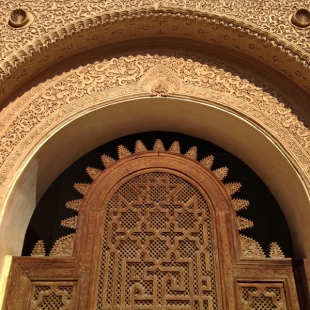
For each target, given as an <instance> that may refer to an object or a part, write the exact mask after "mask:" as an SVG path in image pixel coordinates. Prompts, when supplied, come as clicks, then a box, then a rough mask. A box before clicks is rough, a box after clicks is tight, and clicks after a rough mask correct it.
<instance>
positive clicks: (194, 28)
mask: <svg viewBox="0 0 310 310" xmlns="http://www.w3.org/2000/svg"><path fill="white" fill-rule="evenodd" d="M304 2H305V3H299V5H300V6H302V5H303V4H304V6H306V1H304ZM17 6H18V4H17V3H15V2H14V1H12V2H8V3H7V4H2V7H1V6H0V10H2V12H1V13H2V15H3V16H9V14H10V12H11V11H12V10H13V9H14V8H15V7H17ZM245 8H246V9H245ZM129 9H130V11H129ZM296 9H297V7H296V4H295V3H294V2H293V1H292V3H290V2H287V3H285V4H281V7H280V8H279V6H278V5H277V3H276V2H273V1H267V2H266V3H265V1H262V0H261V1H257V2H255V3H254V2H253V1H248V3H244V1H231V2H227V1H194V0H191V1H185V0H184V1H155V0H141V1H103V2H97V1H95V0H92V1H88V2H87V3H84V2H81V3H80V4H79V5H76V2H74V3H73V1H67V2H66V3H63V2H60V1H53V2H52V3H45V2H44V1H37V2H34V1H27V3H25V4H24V10H25V11H26V12H29V13H31V14H32V16H34V21H33V22H32V23H31V24H30V25H29V27H26V28H22V29H15V28H12V27H10V26H8V25H7V20H6V19H5V18H3V19H2V21H0V25H1V27H0V33H1V40H2V42H1V46H2V49H1V51H3V52H2V55H1V56H2V57H1V59H2V61H1V63H0V79H1V81H2V82H1V83H0V100H1V99H3V98H7V97H8V96H9V95H10V94H11V93H12V92H14V91H15V90H16V89H18V88H19V87H20V86H21V85H22V84H23V83H25V82H26V81H27V80H29V79H30V78H31V77H33V76H34V75H36V74H38V73H40V72H42V71H43V70H45V69H46V68H47V67H49V66H51V65H53V64H55V63H56V62H59V61H61V60H62V59H65V58H67V57H70V56H72V55H74V54H76V53H79V52H81V51H85V50H88V49H91V48H94V47H98V46H102V45H107V44H110V43H113V42H120V41H125V40H128V39H132V40H134V39H141V38H149V37H152V38H159V39H161V38H164V37H167V38H169V37H174V38H178V39H182V40H184V39H186V40H197V41H200V42H206V43H208V44H213V45H217V46H224V47H226V48H229V49H231V50H233V51H234V52H240V53H244V54H248V55H251V57H253V58H254V59H256V60H257V61H261V62H263V63H265V64H267V65H268V66H270V67H273V68H275V69H276V70H278V71H279V72H281V74H283V75H284V76H286V77H287V78H289V79H293V80H294V81H295V83H296V84H298V85H300V86H301V87H302V88H303V89H304V90H306V91H309V89H310V88H309V79H308V76H309V72H308V70H309V64H310V58H309V55H308V53H309V51H310V47H309V43H308V39H307V36H308V35H309V30H307V29H298V28H297V27H293V26H292V25H291V23H290V15H291V14H292V13H293V12H295V11H296ZM1 23H2V24H1ZM292 64H294V65H292Z"/></svg>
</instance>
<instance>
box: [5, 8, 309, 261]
mask: <svg viewBox="0 0 310 310" xmlns="http://www.w3.org/2000/svg"><path fill="white" fill-rule="evenodd" d="M171 10H172V11H171ZM171 10H170V11H169V10H168V9H160V10H155V9H154V8H152V9H149V11H148V10H146V11H148V12H149V13H148V14H149V15H148V14H146V13H143V12H144V11H143V10H142V11H141V12H142V13H141V18H136V21H137V22H141V25H142V22H145V21H148V22H147V23H150V22H151V21H152V22H153V19H155V20H156V19H157V21H158V19H160V18H164V19H168V24H170V26H172V25H173V24H174V23H175V22H176V21H181V22H184V23H185V22H187V21H188V20H190V21H191V19H192V18H191V16H192V17H194V18H193V19H195V18H196V17H197V16H198V15H199V14H198V13H194V12H193V11H182V10H180V11H178V12H176V11H177V10H176V9H171ZM146 11H145V12H146ZM126 14H128V16H130V15H134V14H136V15H138V13H135V12H134V11H131V12H129V13H126ZM139 14H140V13H139ZM156 14H157V15H158V16H159V17H158V16H157V17H156V16H155V15H156ZM110 15H111V14H110ZM124 15H125V13H124V12H123V13H115V14H114V15H113V14H112V17H113V18H112V20H111V27H114V26H115V25H116V26H118V25H120V24H121V25H122V27H123V28H126V27H127V24H126V23H127V22H128V20H130V18H123V17H124ZM202 15H205V16H204V17H203V18H202V20H201V23H202V24H203V23H210V25H211V24H212V25H217V26H216V27H219V28H218V29H220V31H223V33H222V34H223V36H222V37H221V38H222V41H221V42H217V45H210V44H209V43H210V42H207V43H208V45H205V43H206V42H205V41H204V40H203V39H201V38H192V39H193V40H194V39H196V40H200V43H199V44H198V43H195V41H184V40H183V41H179V42H178V44H172V43H171V45H170V46H168V47H169V48H170V50H171V51H175V52H176V54H178V56H176V57H174V56H173V55H169V57H170V58H169V57H168V58H167V57H166V56H163V57H162V58H161V57H160V46H161V47H165V48H166V47H167V45H168V43H167V42H166V43H162V45H160V42H163V41H164V40H165V39H164V38H161V39H160V40H158V38H156V36H155V34H154V33H153V34H152V33H149V34H147V35H146V37H153V38H152V39H146V41H153V42H155V43H156V44H157V45H158V46H159V48H158V50H157V51H156V50H152V51H147V50H145V49H144V48H143V46H142V49H141V45H140V46H139V48H138V49H137V47H136V46H134V47H129V49H128V50H126V48H124V49H123V50H122V51H119V48H117V47H116V48H115V49H114V50H113V47H112V48H111V51H108V52H107V54H106V55H104V54H100V52H98V50H95V51H90V52H89V53H86V52H85V53H84V55H82V57H81V56H75V57H73V58H70V59H67V60H66V61H65V62H64V63H62V64H60V65H58V66H57V65H55V66H54V68H53V69H52V70H50V72H48V73H47V71H45V72H43V74H42V75H41V76H38V77H37V79H36V80H35V81H34V84H33V85H34V87H33V88H32V89H29V86H27V84H26V86H25V87H24V89H21V90H20V91H19V92H17V99H14V97H11V98H9V99H8V100H7V101H6V102H5V104H7V107H6V108H5V109H4V110H3V111H2V112H1V115H0V119H1V121H0V123H1V133H3V134H2V139H1V142H2V149H1V165H2V166H1V170H0V180H1V185H0V194H1V205H3V208H2V210H1V230H0V232H1V238H4V239H6V240H8V239H10V240H14V242H12V241H10V244H7V243H6V242H1V247H2V248H1V251H0V252H1V253H5V254H12V255H18V254H19V253H20V249H21V245H22V242H23V233H24V231H25V229H26V227H27V223H28V221H29V218H30V215H31V213H32V210H33V208H34V207H35V204H36V202H37V200H38V199H39V198H40V196H41V194H42V193H43V192H44V190H45V189H46V188H47V186H48V185H49V184H50V183H51V181H52V180H53V178H54V177H56V176H57V175H58V174H59V173H60V172H61V171H62V170H63V169H65V168H66V167H67V166H68V165H69V164H70V163H72V162H73V161H74V160H75V159H77V158H78V157H79V156H81V155H82V154H84V153H86V152H87V151H89V150H91V149H92V148H94V147H96V146H98V145H100V144H102V143H104V142H107V141H109V140H112V139H114V138H117V137H120V136H123V135H126V134H129V133H135V132H139V131H147V130H168V131H179V132H182V133H186V134H190V135H194V136H197V137H200V138H203V139H206V140H209V141H211V142H214V143H216V144H218V145H220V146H222V147H224V148H226V149H227V150H228V151H231V152H232V153H234V154H235V155H237V156H238V157H239V158H241V159H243V160H244V161H245V162H246V163H247V164H248V165H249V166H250V167H252V168H253V169H254V170H255V171H256V172H257V173H258V174H259V175H260V176H261V177H262V178H263V180H264V181H265V182H266V183H267V184H268V186H269V187H270V188H271V190H272V192H273V194H274V195H275V196H276V198H277V199H278V201H279V202H280V205H281V207H282V208H283V211H284V213H285V215H286V217H287V219H288V221H289V225H290V228H291V232H292V234H293V239H294V247H295V251H296V256H297V257H308V256H309V255H310V248H309V245H308V244H310V243H309V233H308V230H307V224H306V223H307V221H308V219H310V206H309V175H310V165H309V157H310V155H309V153H310V152H309V143H310V142H309V139H310V138H309V137H310V133H309V130H308V128H307V127H306V126H307V124H308V123H309V113H307V109H308V100H307V99H308V97H307V95H306V94H305V92H304V91H302V90H301V89H302V88H304V89H305V88H306V87H307V85H309V82H308V81H307V72H308V60H307V56H306V55H307V53H306V52H305V50H306V49H304V47H303V46H301V45H300V46H299V47H297V46H295V45H294V44H293V45H289V44H287V41H285V40H284V41H281V40H280V37H277V35H274V36H272V35H271V34H269V35H268V36H264V35H265V33H264V31H263V30H259V29H258V28H255V27H254V26H253V27H254V28H255V29H256V30H257V32H255V31H254V30H253V29H252V28H253V27H252V26H246V25H245V24H242V23H238V21H237V20H236V19H229V18H228V17H227V16H225V18H224V17H223V16H222V17H220V16H219V15H217V14H213V15H210V14H209V15H208V13H207V12H203V14H202ZM145 16H148V17H145ZM195 16H196V17H195ZM206 16H207V18H205V17H206ZM118 17H120V18H119V20H118V21H117V19H118ZM105 18H106V15H105ZM197 18H198V17H197ZM221 18H222V19H221ZM113 19H114V22H113ZM86 20H87V19H85V21H86ZM93 20H95V21H98V23H97V26H96V27H93V24H92V23H93V21H92V22H90V21H89V22H88V25H90V26H92V27H88V28H87V27H86V28H87V29H88V30H86V31H84V32H81V33H83V34H85V36H84V35H83V36H82V37H79V35H78V33H79V31H82V29H83V26H82V25H81V24H78V23H77V24H76V25H80V26H79V27H76V26H75V27H71V28H70V29H71V30H70V31H71V32H72V34H73V33H74V32H75V29H78V31H77V32H76V34H73V35H72V37H69V36H66V35H65V33H66V31H67V30H68V29H67V30H66V31H63V35H62V37H61V36H59V38H62V40H60V41H57V40H56V37H55V38H54V39H53V40H54V41H53V40H50V39H49V38H48V36H45V37H44V36H43V37H44V38H45V39H46V41H45V42H56V41H57V42H58V43H55V44H54V43H53V44H47V45H46V46H45V45H44V44H41V45H40V44H38V46H37V47H38V50H40V49H41V48H42V52H41V54H37V53H33V54H32V52H35V49H32V48H29V51H30V50H31V51H32V52H29V54H28V55H30V54H31V55H32V58H27V57H26V58H25V57H23V56H22V54H21V55H19V56H17V57H15V56H14V55H13V56H12V57H11V58H9V60H10V61H11V60H12V63H15V64H16V71H14V70H15V69H13V68H14V66H11V65H10V64H9V63H6V64H5V66H4V67H5V68H10V66H11V68H12V70H11V69H8V70H7V71H6V73H5V75H4V81H3V82H2V83H3V86H4V87H5V89H6V90H8V93H11V92H12V91H13V90H15V89H16V88H18V87H19V86H20V85H21V84H23V83H26V81H27V80H29V79H30V78H31V77H32V76H34V75H35V74H37V73H38V72H40V71H43V70H44V69H45V68H48V67H49V66H51V65H53V64H55V62H57V61H59V59H60V57H69V56H72V55H74V54H75V53H77V52H78V51H79V48H80V47H81V46H82V45H83V44H84V45H85V42H87V44H89V46H88V47H87V48H92V47H96V46H98V44H97V43H99V45H102V44H105V42H94V43H90V42H92V41H91V40H88V39H89V38H90V37H89V36H88V35H91V36H92V35H94V34H95V33H100V31H101V30H102V29H101V28H100V27H101V26H100V25H99V24H100V22H99V21H100V20H101V21H104V23H103V26H102V27H104V26H106V22H108V21H107V20H108V19H107V18H106V19H104V18H102V17H100V18H98V17H97V18H95V17H94V19H93ZM172 21H174V22H172ZM86 24H87V23H86ZM155 24H156V25H159V24H160V23H158V22H157V23H155ZM198 24H199V23H198V22H196V21H195V25H198ZM152 25H153V24H152ZM205 25H206V24H205ZM159 26H160V25H159ZM159 26H158V27H159ZM216 27H215V29H213V30H217V29H216ZM251 27H252V28H251ZM116 28H117V27H116ZM116 28H115V29H116ZM64 29H66V28H64ZM113 29H114V28H113ZM151 29H152V31H153V32H154V31H159V30H160V29H157V28H156V29H155V28H151ZM191 29H193V28H191ZM251 29H252V30H253V31H254V32H251V31H250V30H251ZM92 31H93V32H92ZM112 32H113V31H112ZM112 32H111V33H112ZM226 32H227V33H228V34H231V35H233V36H235V38H238V37H239V42H242V44H244V45H246V46H247V48H249V49H250V50H251V51H250V50H248V49H247V50H243V51H242V52H243V53H245V54H250V55H251V58H245V61H243V60H241V58H242V57H245V56H241V55H242V54H240V53H239V54H237V53H234V57H231V56H227V55H229V54H232V52H231V51H232V45H229V44H228V42H226V41H229V40H225V39H224V35H226ZM55 33H56V34H57V31H55ZM240 33H243V34H245V35H244V36H240V35H239V34H240ZM263 34H264V35H263ZM215 35H216V34H215ZM57 36H58V34H57ZM172 36H173V35H172ZM216 36H217V35H216ZM139 37H142V38H143V35H142V34H139ZM154 37H155V38H154ZM174 37H175V39H174V41H177V40H178V39H180V36H177V35H174ZM217 37H218V36H217ZM78 38H80V39H78ZM125 38H126V35H124V36H120V37H119V38H118V39H117V40H116V41H115V42H117V41H118V42H120V41H122V40H124V39H125ZM55 40H56V41H55ZM79 40H80V41H79ZM279 40H280V41H279ZM94 41H96V40H94ZM169 41H170V39H169ZM72 42H75V43H76V45H73V46H72V47H71V48H69V49H68V46H71V45H70V44H71V43H72ZM112 42H113V41H111V42H109V43H112ZM232 42H234V41H232ZM253 42H255V44H258V45H256V46H258V47H259V48H258V49H257V53H255V52H254V51H252V50H253V49H252V48H250V47H249V46H250V44H253ZM266 42H267V43H268V44H267V45H266ZM189 43H190V44H191V45H196V46H195V47H194V48H191V47H189V48H187V50H186V49H184V50H182V49H183V47H182V49H181V48H180V46H181V45H182V44H189ZM213 43H214V42H213ZM282 43H283V44H282ZM132 44H133V45H134V44H135V42H134V41H133V42H132ZM264 45H265V47H264ZM40 46H41V47H40ZM44 46H45V47H44ZM73 47H74V49H73V50H72V48H73ZM260 47H264V48H266V50H265V51H267V50H268V51H267V52H266V55H265V56H268V57H271V58H272V57H273V56H277V57H278V56H280V58H281V57H282V56H281V55H283V56H284V55H286V56H284V58H283V60H285V61H287V64H285V61H284V62H280V63H279V64H281V65H280V67H278V66H276V65H273V64H274V63H277V62H276V61H274V60H273V62H269V60H268V66H267V67H265V68H263V69H266V70H267V76H268V77H267V80H266V79H265V77H264V75H265V76H266V71H264V70H262V71H260V70H259V69H258V67H257V66H261V63H260V62H259V61H258V60H257V61H255V60H254V59H255V58H256V59H261V57H260V56H262V55H261V54H260V52H259V51H261V50H264V49H261V48H260ZM294 48H295V49H294ZM55 49H56V50H57V49H58V50H59V49H60V50H62V53H63V54H61V53H60V54H57V53H55ZM69 50H70V51H69ZM71 50H72V51H71ZM134 50H136V52H135V53H134V52H132V51H134ZM214 50H216V52H214ZM271 50H272V51H273V52H275V53H271ZM289 51H293V52H292V54H290V52H289ZM220 52H222V53H223V54H222V55H221V54H220ZM116 53H118V55H117V56H116V57H114V58H113V56H111V55H115V54H116ZM131 53H132V54H133V55H131ZM122 55H123V57H122ZM194 55H195V56H194ZM206 55H208V56H206ZM25 56H27V54H25ZM46 56H48V58H46ZM193 56H194V60H193ZM196 56H197V58H195V57H196ZM14 57H15V58H14ZM49 57H51V58H49ZM53 57H54V58H53ZM89 57H90V58H89ZM139 57H140V58H139ZM143 57H144V62H145V65H146V67H143V71H142V72H140V73H141V74H140V75H139V76H138V78H136V79H135V78H132V76H130V74H128V71H126V70H128V65H132V64H133V65H134V68H136V69H137V68H139V66H138V65H137V64H139V61H140V60H139V59H141V58H143ZM173 57H174V58H173ZM204 57H205V58H204ZM44 58H45V59H46V61H45V60H44ZM164 58H167V59H168V61H167V62H165V61H164ZM172 58H173V59H172ZM14 59H15V60H14ZM31 59H32V61H31ZM175 59H177V61H179V62H180V64H181V63H182V61H183V64H182V66H183V68H184V70H185V69H186V70H187V73H184V72H183V73H180V72H177V70H176V68H178V66H176V63H175ZM205 59H206V60H205ZM216 59H220V61H219V62H218V63H216ZM22 60H23V61H24V63H25V66H26V67H27V68H28V70H29V74H28V73H27V74H24V73H23V72H25V71H23V70H22V69H24V68H25V67H24V65H22V64H21V65H18V63H19V62H20V61H22ZM96 61H97V62H96ZM117 61H118V62H119V63H117V66H116V67H117V68H118V69H119V70H120V71H119V72H118V74H119V75H120V78H121V82H120V80H116V81H115V82H111V83H110V84H109V83H108V84H106V85H104V83H105V82H104V81H102V85H99V84H100V81H99V82H98V83H99V84H98V89H96V90H90V91H89V92H88V91H87V90H86V88H85V87H84V88H83V87H77V88H75V89H74V90H73V91H72V89H71V90H70V92H69V93H68V94H65V92H64V90H65V89H66V88H67V87H72V85H73V84H75V85H77V86H81V84H79V83H78V81H82V80H83V79H84V77H85V74H84V73H85V72H86V73H87V74H89V76H92V78H93V81H94V80H95V79H96V77H97V78H99V79H100V77H102V76H103V72H102V70H100V66H102V65H104V66H105V67H104V68H105V69H104V70H109V69H111V68H112V69H114V68H115V63H114V64H113V62H117ZM221 61H222V63H223V64H224V67H221ZM248 62H252V63H253V65H250V64H248ZM21 63H22V62H21ZM148 63H149V64H152V66H150V65H147V64H148ZM64 64H65V66H66V67H64ZM168 64H170V67H169V65H168ZM178 64H179V63H178ZM292 64H294V65H292ZM126 66H127V68H126ZM96 67H97V69H96ZM236 68H237V69H236ZM242 68H245V69H244V71H242V70H241V69H242ZM268 68H269V69H268ZM296 68H297V69H300V71H299V70H297V71H299V72H301V73H302V75H301V77H300V76H299V75H296V74H295V73H294V74H295V75H294V74H293V72H291V73H288V74H287V75H288V76H289V77H288V79H286V78H285V77H284V75H277V74H279V73H276V72H277V71H281V70H286V69H289V70H295V69H296ZM98 69H99V70H98ZM123 69H124V70H125V71H124V72H123V75H122V74H121V70H123ZM197 69H198V72H200V74H199V76H197ZM32 70H33V71H32ZM83 70H85V72H84V71H83ZM240 70H241V71H240ZM274 70H276V71H274ZM104 72H106V71H104ZM283 72H284V71H283ZM294 72H296V71H294ZM11 73H12V75H11ZM81 74H82V75H81ZM83 74H84V75H83ZM268 74H270V75H268ZM81 76H83V78H81ZM154 77H155V78H156V80H154ZM6 78H9V79H8V80H6ZM15 78H16V80H19V81H21V82H18V84H15V83H14V82H12V81H13V80H14V79H15ZM72 78H73V80H74V79H75V80H74V83H72V81H73V80H72ZM289 79H292V80H293V81H294V83H295V84H293V85H291V86H288V80H289ZM281 80H282V81H281ZM212 81H216V83H212ZM300 81H302V83H301V82H300ZM28 85H29V84H28ZM84 86H85V85H84ZM294 88H295V89H294ZM55 92H57V93H58V94H61V96H60V97H57V98H56V97H55V98H53V96H54V95H55ZM8 93H5V94H4V95H5V96H7V95H8ZM5 96H4V97H5ZM18 96H20V97H18ZM150 96H167V97H171V98H169V99H163V98H161V99H158V98H153V99H150ZM4 97H3V98H4ZM55 99H56V100H55ZM138 99H139V100H138ZM145 105H147V107H148V110H146V109H145ZM37 112H38V113H37ZM38 114H39V115H38ZM116 118H118V120H117V121H116V120H115V119H116ZM103 120H105V123H103ZM103 124H104V126H102V125H103ZM137 124H138V125H139V126H138V125H137ZM77 135H78V136H79V137H80V139H82V142H79V143H72V145H71V147H70V148H69V149H68V148H66V146H67V145H68V144H70V143H71V142H72V139H73V138H74V137H76V136H77ZM89 137H92V138H91V139H90V138H89ZM254 137H255V138H254ZM255 139H256V143H255V144H252V145H250V146H251V147H253V148H251V147H249V144H248V143H251V142H253V140H255ZM3 146H4V147H3ZM60 152H61V154H62V158H60V159H59V160H56V161H55V158H56V157H57V156H59V153H60ZM47 169H49V170H47ZM286 180H289V181H286ZM12 223H14V226H15V227H14V228H13V229H12ZM1 259H2V261H3V259H4V257H2V258H1ZM1 264H2V263H1Z"/></svg>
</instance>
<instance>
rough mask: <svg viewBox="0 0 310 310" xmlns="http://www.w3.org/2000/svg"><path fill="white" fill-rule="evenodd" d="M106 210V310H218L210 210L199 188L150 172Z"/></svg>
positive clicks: (102, 299) (102, 283)
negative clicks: (113, 306)
mask: <svg viewBox="0 0 310 310" xmlns="http://www.w3.org/2000/svg"><path fill="white" fill-rule="evenodd" d="M106 212H107V216H106V218H105V223H104V225H105V234H104V237H103V242H102V255H101V266H100V278H99V292H98V309H111V307H112V305H118V306H117V307H115V309H132V307H135V306H143V307H144V308H146V307H151V308H152V309H157V308H160V309H168V308H171V307H172V306H174V307H175V308H180V307H182V309H214V310H215V309H218V307H217V297H216V294H217V290H216V276H215V270H214V256H213V250H212V246H213V242H212V232H211V221H210V213H209V209H208V206H207V203H206V201H205V200H204V198H203V197H202V195H201V194H200V193H199V191H198V190H197V189H196V188H195V187H194V186H192V185H191V184H190V183H189V182H187V181H185V180H184V179H182V178H180V177H177V176H175V175H173V174H168V173H160V172H157V173H147V174H142V175H139V176H137V177H134V178H132V179H130V180H128V181H127V182H126V183H125V184H123V185H122V186H121V187H120V188H119V189H118V190H117V191H116V192H115V193H114V194H113V196H112V197H111V199H110V200H109V203H108V207H107V210H106Z"/></svg>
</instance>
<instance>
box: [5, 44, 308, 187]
mask: <svg viewBox="0 0 310 310" xmlns="http://www.w3.org/2000/svg"><path fill="white" fill-rule="evenodd" d="M154 77H155V78H154ZM141 95H142V96H153V95H164V96H171V97H183V98H188V97H190V98H193V97H195V98H197V99H199V98H201V100H203V101H206V100H208V101H211V102H215V103H217V104H219V105H220V106H223V107H226V108H228V109H232V110H234V111H236V112H237V113H238V114H241V115H243V116H245V117H246V118H249V119H251V120H252V121H254V122H256V123H258V124H259V125H260V126H262V128H265V129H267V131H268V132H270V133H271V134H273V135H274V136H275V137H277V139H279V140H280V141H281V143H282V144H283V146H284V147H285V148H287V149H288V150H290V151H291V152H293V153H294V156H295V157H296V160H298V162H299V164H300V165H301V166H302V167H304V170H305V172H306V173H307V174H308V175H309V174H310V165H309V156H310V148H309V145H310V132H309V129H308V128H307V124H308V123H309V120H308V119H307V118H306V117H307V114H306V113H304V111H306V104H305V105H304V106H303V105H302V103H301V105H300V107H299V108H297V107H296V105H295V102H293V101H292V99H290V96H292V94H290V93H289V91H288V92H287V94H286V92H285V91H283V92H282V91H281V92H280V91H279V90H277V88H276V87H274V86H273V85H272V84H271V83H269V82H266V81H265V80H264V78H263V76H261V75H260V74H257V75H253V73H250V72H249V71H247V69H245V68H243V67H241V66H238V64H234V63H232V62H230V61H228V60H226V61H225V62H224V61H223V60H222V59H215V58H211V57H210V58H207V57H205V56H202V55H200V54H199V53H197V54H196V55H194V54H193V53H190V52H179V51H178V52H175V51H173V50H169V49H167V50H165V51H164V52H160V51H158V50H153V51H149V52H140V53H135V54H132V53H131V54H127V55H126V54H124V56H120V57H114V58H109V57H107V58H103V59H102V60H89V61H88V62H87V63H86V64H84V65H83V64H81V65H80V66H78V67H76V69H66V70H64V72H63V73H62V74H59V75H55V76H54V77H51V78H50V79H49V80H47V81H46V82H44V83H42V84H39V85H38V86H36V87H34V88H32V89H31V90H30V91H28V92H27V93H25V94H24V95H22V96H21V97H20V98H18V99H17V100H15V101H14V102H12V103H11V104H10V105H9V107H7V108H5V109H4V110H3V111H2V113H1V116H0V124H1V125H0V130H1V133H2V136H1V142H0V164H1V165H2V168H1V175H0V182H1V185H2V186H4V184H5V182H6V180H7V178H8V176H9V174H10V173H11V172H12V171H15V169H14V167H17V165H18V163H19V162H20V161H22V160H23V159H22V158H23V157H22V154H23V153H24V152H25V153H26V150H30V149H31V148H33V145H34V144H35V143H37V141H39V140H40V139H41V138H42V137H43V136H44V135H46V133H47V132H48V131H49V130H50V128H52V127H53V126H55V125H56V126H57V124H60V123H62V122H63V121H65V119H66V120H68V119H69V118H70V115H73V114H75V113H78V112H79V111H85V110H87V109H89V108H90V107H91V106H92V107H96V106H97V107H99V106H102V105H104V104H105V103H104V102H102V100H103V98H104V101H105V102H109V101H111V100H113V99H114V98H120V97H122V96H123V97H124V98H135V97H139V96H141Z"/></svg>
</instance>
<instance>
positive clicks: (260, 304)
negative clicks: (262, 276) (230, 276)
mask: <svg viewBox="0 0 310 310" xmlns="http://www.w3.org/2000/svg"><path fill="white" fill-rule="evenodd" d="M238 295H239V300H240V301H241V305H242V310H252V309H253V310H254V309H255V310H256V309H257V310H260V309H261V310H272V309H278V310H287V307H286V299H285V290H284V285H283V283H255V282H254V283H239V284H238Z"/></svg>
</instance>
